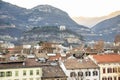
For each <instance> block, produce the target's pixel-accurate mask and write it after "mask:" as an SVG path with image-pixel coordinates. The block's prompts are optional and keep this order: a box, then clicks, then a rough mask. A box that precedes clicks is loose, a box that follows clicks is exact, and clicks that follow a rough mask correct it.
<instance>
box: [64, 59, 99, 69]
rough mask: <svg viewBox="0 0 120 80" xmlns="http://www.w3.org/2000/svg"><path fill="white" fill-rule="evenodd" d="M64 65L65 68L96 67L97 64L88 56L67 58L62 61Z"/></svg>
mask: <svg viewBox="0 0 120 80" xmlns="http://www.w3.org/2000/svg"><path fill="white" fill-rule="evenodd" d="M64 65H65V67H66V68H67V69H87V68H90V69H91V68H98V66H97V65H96V64H95V63H94V62H93V61H92V60H90V59H89V58H88V59H83V60H79V59H76V58H74V59H67V60H66V61H65V62H64Z"/></svg>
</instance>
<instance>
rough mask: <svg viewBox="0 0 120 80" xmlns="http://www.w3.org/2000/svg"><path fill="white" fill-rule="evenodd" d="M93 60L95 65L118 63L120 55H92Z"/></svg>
mask: <svg viewBox="0 0 120 80" xmlns="http://www.w3.org/2000/svg"><path fill="white" fill-rule="evenodd" d="M93 58H94V59H95V60H96V61H97V63H116V62H119V63H120V55H119V54H101V55H93Z"/></svg>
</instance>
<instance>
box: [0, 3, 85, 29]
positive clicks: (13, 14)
mask: <svg viewBox="0 0 120 80" xmlns="http://www.w3.org/2000/svg"><path fill="white" fill-rule="evenodd" d="M2 24H8V25H9V24H14V25H15V26H16V27H17V28H19V29H29V28H33V27H40V26H60V25H64V26H66V27H68V28H71V29H78V28H85V29H87V28H86V27H84V26H82V25H78V24H77V23H76V22H75V21H73V20H72V19H71V18H70V17H69V15H68V14H67V13H66V12H64V11H62V10H60V9H58V8H55V7H53V6H50V5H39V6H36V7H34V8H32V9H25V8H21V7H18V6H16V5H12V4H10V3H6V2H3V1H0V25H2Z"/></svg>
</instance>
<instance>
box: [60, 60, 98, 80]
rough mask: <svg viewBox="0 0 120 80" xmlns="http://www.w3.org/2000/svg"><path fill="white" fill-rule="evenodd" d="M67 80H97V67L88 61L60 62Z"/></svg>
mask: <svg viewBox="0 0 120 80" xmlns="http://www.w3.org/2000/svg"><path fill="white" fill-rule="evenodd" d="M60 66H61V67H62V69H63V71H64V72H65V74H66V75H67V76H68V78H67V80H99V67H98V66H97V65H96V64H94V63H93V62H92V61H91V60H90V59H83V60H78V59H67V60H65V61H63V62H62V61H61V62H60Z"/></svg>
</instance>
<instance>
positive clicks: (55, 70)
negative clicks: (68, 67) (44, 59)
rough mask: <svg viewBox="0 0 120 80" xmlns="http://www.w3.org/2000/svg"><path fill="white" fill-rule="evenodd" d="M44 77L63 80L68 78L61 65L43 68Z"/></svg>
mask: <svg viewBox="0 0 120 80" xmlns="http://www.w3.org/2000/svg"><path fill="white" fill-rule="evenodd" d="M42 70H43V77H42V78H62V77H66V75H65V73H64V72H63V70H62V69H61V68H60V66H59V65H49V66H44V67H42Z"/></svg>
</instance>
